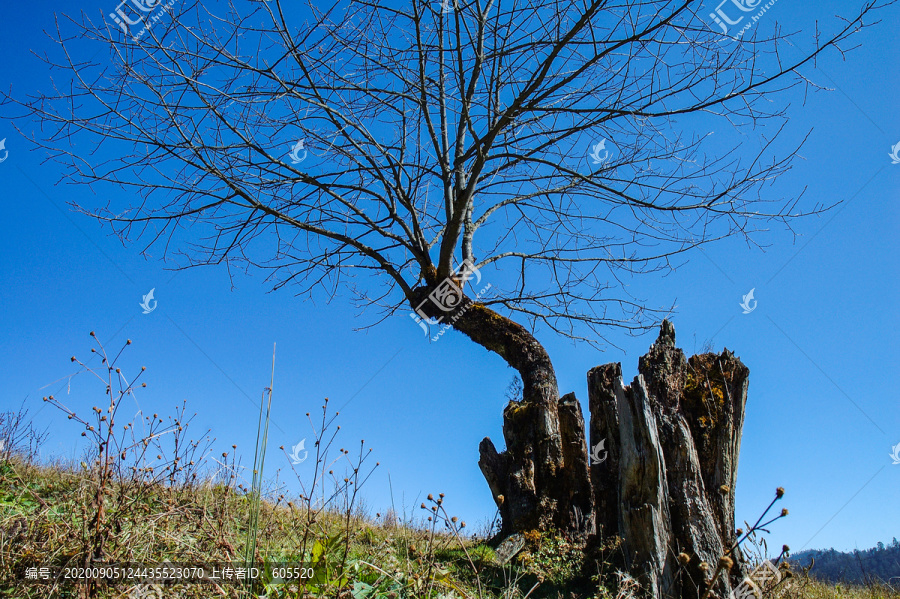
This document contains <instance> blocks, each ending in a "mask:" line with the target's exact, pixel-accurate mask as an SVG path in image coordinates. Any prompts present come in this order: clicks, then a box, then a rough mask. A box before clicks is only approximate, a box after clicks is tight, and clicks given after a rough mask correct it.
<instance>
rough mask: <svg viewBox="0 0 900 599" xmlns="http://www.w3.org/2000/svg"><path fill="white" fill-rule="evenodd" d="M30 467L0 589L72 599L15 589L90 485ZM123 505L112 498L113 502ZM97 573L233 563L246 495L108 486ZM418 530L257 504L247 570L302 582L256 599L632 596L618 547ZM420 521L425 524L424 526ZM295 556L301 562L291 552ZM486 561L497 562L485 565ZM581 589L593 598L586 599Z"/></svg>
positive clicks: (854, 590)
mask: <svg viewBox="0 0 900 599" xmlns="http://www.w3.org/2000/svg"><path fill="white" fill-rule="evenodd" d="M75 466H76V467H73V466H72V465H68V466H65V465H56V466H53V467H48V466H36V465H33V464H29V463H28V462H27V461H25V460H22V459H18V458H16V457H13V458H12V459H9V460H5V461H4V462H3V463H2V465H0V534H2V536H0V588H2V589H3V590H2V596H6V597H22V598H32V597H34V598H37V597H42V598H43V597H78V596H83V595H84V593H86V592H87V588H86V587H85V586H84V585H82V587H81V588H76V587H75V586H71V585H70V586H66V587H59V586H53V585H23V584H22V582H21V580H20V579H21V577H22V576H23V573H24V572H25V570H26V568H27V567H29V566H32V565H55V566H63V565H67V564H68V565H78V564H81V563H82V562H83V559H84V555H85V551H86V550H90V548H91V547H93V543H94V542H95V541H96V539H95V538H94V537H93V534H92V533H93V530H92V527H91V523H92V514H93V503H94V501H95V499H94V498H95V496H96V490H97V477H96V473H95V472H91V470H90V469H86V468H84V467H82V466H81V465H75ZM126 491H127V492H128V493H130V495H128V496H124V497H121V498H120V497H119V493H120V492H126ZM108 492H109V498H110V499H109V501H108V503H107V507H108V509H109V512H108V513H109V515H110V516H113V518H112V519H111V521H110V525H109V529H108V531H107V532H108V533H109V534H108V535H107V536H106V538H105V539H104V542H103V544H102V555H103V559H104V561H146V562H159V561H172V562H192V563H198V562H199V563H209V562H216V561H217V562H239V561H241V559H242V558H243V555H244V550H245V549H246V545H247V543H248V541H249V539H251V538H252V536H251V535H249V534H248V530H247V522H248V521H249V520H250V512H251V506H252V505H253V502H252V496H251V494H249V493H247V492H244V491H242V490H241V489H240V488H239V487H238V486H237V485H234V484H229V483H228V481H224V482H215V481H206V482H204V483H202V484H192V485H190V484H189V485H178V486H167V485H157V486H155V487H154V488H152V489H149V492H144V493H137V494H135V493H133V490H130V489H129V487H128V485H122V484H119V483H115V484H112V485H111V486H110V489H109V491H108ZM423 505H424V506H425V507H424V508H422V507H421V506H420V510H421V511H422V513H423V514H429V515H428V516H426V517H425V518H423V519H420V520H418V521H417V522H410V521H408V522H406V523H401V522H398V519H397V518H396V516H395V515H393V514H387V515H378V517H376V516H375V515H366V514H364V513H362V512H361V511H359V510H357V511H356V513H347V512H345V513H341V512H339V511H334V510H324V511H316V510H315V509H313V510H306V509H305V508H304V509H301V508H299V507H298V506H297V505H296V504H295V503H294V502H293V501H291V502H288V501H286V500H285V499H284V498H276V500H275V501H273V502H262V503H261V504H260V510H259V517H258V525H257V535H256V540H257V560H259V562H260V563H265V562H266V560H269V561H272V560H298V561H299V560H301V559H302V560H303V561H304V562H305V563H306V564H307V565H309V566H310V567H311V568H312V569H313V570H314V571H315V575H314V576H313V577H312V578H311V579H309V580H306V581H304V584H303V585H302V588H301V587H298V586H296V585H288V584H267V585H263V586H261V587H260V588H257V590H256V592H257V594H259V595H263V596H266V597H297V596H309V597H335V596H341V597H353V598H366V597H393V598H400V597H417V598H418V597H433V598H438V597H484V598H487V597H506V598H512V597H526V596H529V597H535V598H537V597H553V598H557V597H559V598H566V599H569V598H575V597H619V598H624V597H628V596H630V595H632V594H634V593H635V589H634V585H633V583H632V582H630V581H629V580H628V579H627V578H625V577H623V575H621V574H617V573H616V566H615V565H614V564H615V562H616V561H617V556H616V554H617V547H616V543H610V544H609V545H608V546H607V547H606V548H605V551H606V555H600V554H597V553H592V554H590V555H586V554H585V552H584V551H583V548H582V547H580V546H578V545H577V544H573V543H570V542H568V541H566V540H565V539H562V538H558V537H552V536H542V535H536V534H535V535H528V536H527V539H526V540H525V541H526V542H525V546H524V547H523V549H522V550H521V551H520V552H519V553H517V554H516V555H515V556H513V557H512V558H511V559H509V561H508V562H506V563H504V561H505V560H504V558H505V557H506V556H504V555H503V554H502V553H503V552H502V550H501V551H495V550H494V549H492V548H490V547H488V546H487V545H486V544H484V543H483V542H482V541H481V540H479V539H478V538H472V537H467V536H463V534H462V533H463V531H464V529H463V528H462V526H463V523H462V522H459V521H458V520H456V521H454V520H453V517H452V516H450V515H449V513H448V512H447V511H446V509H445V507H444V500H443V498H442V497H440V496H438V497H432V498H431V499H429V501H428V502H427V503H426V504H423ZM429 518H430V520H429ZM304 548H305V549H304ZM498 553H499V555H498ZM592 579H594V580H599V581H600V582H601V583H603V585H604V586H603V589H602V590H601V591H600V592H599V593H593V594H592V593H589V592H587V591H586V590H585V589H586V588H588V587H589V586H590V583H591V581H592ZM94 592H95V593H96V596H98V597H104V598H107V597H108V598H112V597H133V598H138V597H154V598H155V597H157V596H158V595H154V594H152V593H153V592H155V591H154V589H152V588H142V587H138V586H137V585H134V584H120V585H114V586H108V587H100V588H97V589H95V591H94ZM162 592H163V593H164V594H163V595H162V596H164V597H185V598H187V597H191V598H193V597H197V598H199V597H240V596H247V595H242V594H241V593H242V590H241V588H240V587H239V586H234V585H231V586H229V585H225V584H219V585H208V584H203V585H200V584H194V585H182V586H174V587H172V586H170V587H166V588H165V589H164V590H163V591H162ZM784 596H786V597H788V598H798V599H799V598H806V599H826V598H832V597H833V598H855V599H869V598H871V599H875V598H889V597H890V598H900V594H898V593H893V594H892V593H890V592H889V591H888V590H886V589H884V588H878V587H868V588H863V587H850V586H840V585H839V586H826V585H823V584H820V583H816V582H812V581H809V580H806V579H804V577H802V576H796V577H795V578H794V579H793V582H792V586H791V587H789V588H788V589H787V591H786V592H785V593H784Z"/></svg>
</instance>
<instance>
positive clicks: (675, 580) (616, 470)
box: [588, 321, 749, 599]
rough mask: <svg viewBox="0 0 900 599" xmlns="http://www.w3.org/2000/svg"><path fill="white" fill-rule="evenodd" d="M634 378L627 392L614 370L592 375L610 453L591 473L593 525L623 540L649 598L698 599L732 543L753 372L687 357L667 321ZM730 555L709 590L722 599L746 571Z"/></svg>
mask: <svg viewBox="0 0 900 599" xmlns="http://www.w3.org/2000/svg"><path fill="white" fill-rule="evenodd" d="M638 371H639V373H640V374H639V375H638V376H637V377H635V379H634V381H633V382H632V383H631V385H629V386H625V385H624V384H623V381H622V369H621V365H620V364H607V365H605V366H598V367H597V368H594V369H592V370H591V371H590V372H589V373H588V391H589V394H590V410H591V423H590V431H591V444H592V446H593V445H595V444H597V443H599V442H600V441H602V440H606V443H607V444H608V445H609V446H610V447H611V449H610V456H609V459H607V460H606V461H605V462H604V463H603V464H600V465H599V466H593V467H592V472H591V478H592V482H593V485H594V493H595V495H596V504H595V506H596V508H595V509H596V512H595V518H596V520H597V522H598V524H599V533H600V535H601V536H610V535H618V536H620V537H622V539H623V540H624V546H625V557H626V561H627V562H628V564H629V566H630V567H631V569H632V572H633V573H634V574H635V575H637V576H638V577H639V580H640V581H641V583H642V585H643V586H644V588H645V589H646V590H647V591H648V592H649V593H650V595H651V596H653V597H659V598H661V597H680V598H681V599H689V598H690V599H697V598H698V597H700V596H702V595H703V593H704V592H705V590H706V588H707V587H708V586H710V584H709V581H708V578H709V577H711V576H712V574H713V573H714V572H715V571H716V567H717V565H718V563H719V559H720V558H721V557H722V556H723V555H725V553H726V552H727V551H728V550H729V549H730V548H731V547H732V546H733V545H734V543H735V541H736V538H735V534H734V530H735V529H734V488H735V482H736V480H737V463H738V454H739V451H740V442H741V428H742V426H743V419H744V407H745V405H746V401H747V385H748V380H749V378H748V377H749V370H748V369H747V368H746V367H745V366H744V365H743V363H741V361H740V359H738V358H737V357H735V356H734V354H733V353H731V352H729V351H728V350H725V351H724V352H723V353H722V354H721V355H718V356H717V355H715V354H702V355H698V356H693V357H692V358H690V360H687V359H685V356H684V353H683V352H682V351H681V350H679V349H677V348H676V347H675V329H674V327H672V325H671V324H670V323H669V322H667V321H663V325H662V327H661V331H660V336H659V339H657V341H656V343H654V344H653V345H652V346H651V348H650V351H649V352H648V353H647V355H645V356H643V357H642V358H641V359H640V362H639V366H638ZM680 554H683V557H685V558H686V559H687V563H685V564H680V563H679V561H678V559H677V556H679V555H680ZM730 557H731V558H732V560H733V561H734V564H735V566H734V568H733V569H732V570H731V573H730V574H729V573H726V574H725V575H722V576H720V577H719V579H718V580H717V581H716V582H715V584H714V585H713V589H712V590H713V591H714V592H715V593H716V595H718V596H719V597H725V596H727V594H728V592H729V591H730V589H731V586H728V585H729V584H731V583H734V584H736V583H737V582H738V581H739V578H740V573H741V571H742V569H743V566H744V564H743V558H742V556H741V555H740V553H739V552H737V551H735V552H733V553H732V554H731V555H730Z"/></svg>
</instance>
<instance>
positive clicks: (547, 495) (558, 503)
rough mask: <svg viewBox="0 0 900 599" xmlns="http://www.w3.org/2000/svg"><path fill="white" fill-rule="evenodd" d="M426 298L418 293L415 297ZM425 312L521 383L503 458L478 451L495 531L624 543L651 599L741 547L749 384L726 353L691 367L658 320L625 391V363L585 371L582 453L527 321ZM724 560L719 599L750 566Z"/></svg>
mask: <svg viewBox="0 0 900 599" xmlns="http://www.w3.org/2000/svg"><path fill="white" fill-rule="evenodd" d="M433 285H434V283H432V285H431V287H433ZM428 292H429V290H428V289H426V288H420V289H417V290H415V291H414V295H417V296H418V297H414V298H413V300H414V301H416V300H418V299H419V298H421V299H424V298H426V297H427V295H428ZM426 304H427V303H426ZM426 308H427V305H426ZM432 312H433V314H432V313H429V314H428V315H429V316H432V315H433V316H442V317H446V318H447V320H448V321H449V322H451V323H452V324H453V327H454V328H456V329H457V330H459V331H461V332H462V333H464V334H465V335H467V336H468V337H469V338H470V339H472V340H473V341H475V342H476V343H478V344H479V345H481V346H483V347H485V348H486V349H488V350H491V351H493V352H495V353H497V354H498V355H500V356H501V357H502V358H503V359H504V360H506V362H507V363H508V364H509V365H510V366H512V367H513V368H515V369H516V370H518V371H519V374H520V375H521V377H522V382H523V384H524V394H523V399H522V400H521V401H511V402H510V403H509V404H508V405H507V406H506V408H505V410H504V411H503V436H504V439H505V441H506V450H505V451H503V452H500V453H498V452H497V450H496V448H495V446H494V444H493V442H491V440H490V439H489V438H485V439H484V440H482V442H481V444H480V446H479V450H480V455H481V458H480V460H479V462H478V463H479V466H480V467H481V470H482V472H483V473H484V476H485V478H486V479H487V482H488V485H489V486H490V489H491V492H492V494H493V496H494V500H495V502H496V503H497V506H498V508H499V510H500V514H501V517H502V520H503V524H502V530H501V535H507V534H510V533H513V532H524V531H528V530H550V529H555V530H561V531H564V532H567V533H570V534H572V533H574V534H578V535H595V534H596V537H595V538H596V539H599V540H602V539H604V538H608V537H611V536H618V537H620V538H622V539H623V542H624V555H625V559H626V562H627V564H628V566H629V568H630V569H631V570H632V572H633V574H635V575H636V576H637V577H638V579H639V580H640V582H641V585H642V587H643V588H644V590H645V591H646V592H647V593H648V595H649V596H651V597H654V598H663V597H666V598H670V597H671V598H678V599H699V598H700V597H702V596H703V594H704V592H705V591H706V589H707V587H709V586H710V583H711V581H710V580H709V577H710V575H711V574H712V573H713V572H715V571H716V566H717V564H718V562H719V558H721V557H722V556H723V555H725V554H726V553H727V552H728V551H729V550H730V549H731V547H732V546H733V545H734V543H735V541H736V538H735V534H734V488H735V482H736V480H737V461H738V454H739V451H740V441H741V429H742V426H743V419H744V406H745V404H746V400H747V384H748V377H749V370H748V369H747V368H746V367H745V366H744V365H743V364H742V363H741V361H740V359H738V358H737V357H735V356H734V354H733V353H731V352H729V351H728V350H725V351H724V352H723V353H722V354H721V355H718V356H717V355H715V354H703V355H698V356H693V357H692V358H690V360H688V359H686V358H685V355H684V353H683V352H682V351H681V350H679V349H677V348H676V347H675V329H674V327H673V326H672V325H671V323H669V322H668V321H663V323H662V326H661V329H660V335H659V338H658V339H657V340H656V342H655V343H654V344H653V345H652V346H651V347H650V351H649V352H648V353H647V355H645V356H643V357H641V359H640V361H639V365H638V372H639V374H638V376H637V377H635V378H634V380H633V381H632V383H631V384H630V385H625V384H624V382H623V380H622V367H621V364H606V365H604V366H598V367H596V368H593V369H592V370H591V371H590V372H589V373H588V395H589V408H590V412H591V419H590V445H588V443H587V440H586V438H585V424H584V419H583V417H582V414H581V407H580V404H579V403H578V401H577V400H576V398H575V395H574V394H572V393H570V394H568V395H566V396H564V397H562V398H559V396H558V391H557V383H556V376H555V373H554V370H553V365H552V363H551V361H550V357H549V356H548V355H547V352H546V351H545V350H544V348H543V346H541V344H540V343H539V342H538V341H537V339H535V338H534V336H533V335H531V333H529V332H528V331H527V330H526V329H525V328H524V327H522V326H521V325H519V324H518V323H516V322H513V321H512V320H510V319H508V318H506V317H504V316H502V315H500V314H497V313H496V312H494V311H493V310H490V309H488V308H487V307H485V306H484V305H482V304H478V303H475V302H472V301H471V300H469V299H468V298H463V300H462V301H461V302H460V304H459V306H458V308H457V309H456V310H454V311H453V312H452V313H450V314H449V315H448V314H447V313H446V312H443V313H441V312H440V311H438V310H437V309H433V310H432ZM589 447H590V448H593V449H592V450H590V451H589ZM591 454H593V456H594V458H593V459H592V460H591V459H589V457H588V456H589V455H591ZM731 557H732V559H733V561H734V564H735V567H734V568H733V569H732V571H731V574H730V575H728V574H726V575H722V576H719V578H718V580H717V581H716V582H715V583H713V587H714V588H713V589H712V590H713V591H714V592H715V594H716V595H717V596H718V597H725V596H727V594H728V592H729V590H730V588H731V586H729V585H730V584H732V583H736V582H737V581H738V580H739V579H740V575H741V572H742V570H743V569H744V568H743V566H744V564H743V560H742V557H741V555H740V553H739V552H737V551H735V552H732V553H731ZM679 558H680V559H679Z"/></svg>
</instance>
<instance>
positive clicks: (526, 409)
mask: <svg viewBox="0 0 900 599" xmlns="http://www.w3.org/2000/svg"><path fill="white" fill-rule="evenodd" d="M434 285H435V283H434V282H432V283H431V285H429V287H430V288H433V286H434ZM428 292H429V290H428V289H427V288H420V289H416V290H414V294H415V296H414V298H413V302H414V305H416V306H418V305H420V302H421V301H422V300H424V299H425V298H426V297H427V295H428ZM422 309H423V310H424V311H425V313H426V314H427V315H428V316H434V317H444V319H445V320H444V321H445V322H446V321H449V322H452V324H453V327H454V328H455V329H457V330H459V331H460V332H462V333H463V334H465V335H466V336H467V337H469V338H470V339H472V341H474V342H475V343H477V344H479V345H481V346H482V347H484V348H486V349H488V350H490V351H492V352H494V353H496V354H498V355H499V356H500V357H502V358H503V359H504V360H506V362H507V364H509V365H510V366H511V367H513V368H515V369H516V370H517V371H518V372H519V375H520V376H521V378H522V383H523V398H522V400H521V401H511V402H510V403H509V405H507V406H506V409H505V410H504V411H503V436H504V440H505V442H506V450H505V451H503V452H501V453H498V452H497V450H496V448H495V447H494V444H493V442H491V440H490V439H489V438H487V437H486V438H485V439H484V440H483V441H482V442H481V445H480V446H479V450H480V454H481V459H480V460H479V462H478V464H479V466H480V467H481V471H482V472H483V473H484V476H485V478H486V479H487V482H488V485H489V486H490V489H491V493H492V494H493V496H494V501H495V502H496V503H497V507H498V509H499V510H500V515H501V517H502V522H503V528H502V533H503V534H509V533H511V532H515V531H524V530H534V529H537V530H548V529H551V528H552V529H558V530H566V531H577V532H581V533H590V532H593V530H594V529H593V494H592V490H591V485H590V477H589V473H588V463H587V453H586V451H585V447H586V435H585V425H584V418H583V417H582V414H581V408H580V406H579V405H578V402H577V401H576V399H575V396H574V395H572V394H569V395H567V396H565V397H563V398H562V399H560V398H559V391H558V389H557V385H556V374H555V372H554V370H553V364H552V363H551V361H550V356H549V355H548V354H547V352H546V351H545V350H544V347H543V346H542V345H541V344H540V343H539V342H538V340H537V339H535V338H534V336H533V335H532V334H531V333H529V332H528V330H527V329H525V327H523V326H522V325H520V324H518V323H516V322H514V321H512V320H510V319H509V318H506V317H504V316H502V315H500V314H498V313H496V312H494V311H493V310H491V309H489V308H487V307H485V306H484V305H482V304H479V303H475V302H472V301H471V300H469V299H468V298H465V299H464V300H463V301H462V302H460V305H459V307H458V308H457V309H456V310H455V311H453V312H451V313H449V314H448V313H447V312H442V311H440V310H438V309H437V308H436V307H435V306H430V305H429V304H428V302H426V303H425V305H424V306H422Z"/></svg>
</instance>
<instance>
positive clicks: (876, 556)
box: [789, 537, 900, 586]
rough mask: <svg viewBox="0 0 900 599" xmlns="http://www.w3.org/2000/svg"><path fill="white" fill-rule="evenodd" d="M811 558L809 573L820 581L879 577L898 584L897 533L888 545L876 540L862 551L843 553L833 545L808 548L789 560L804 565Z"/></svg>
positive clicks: (861, 580)
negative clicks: (823, 547) (826, 547)
mask: <svg viewBox="0 0 900 599" xmlns="http://www.w3.org/2000/svg"><path fill="white" fill-rule="evenodd" d="M812 560H815V565H814V566H813V569H812V570H810V575H811V576H813V577H815V578H817V579H818V580H821V581H827V582H831V583H837V582H852V583H856V584H865V583H868V582H873V581H875V580H880V581H882V582H886V583H890V584H892V585H894V586H898V585H900V542H898V541H897V537H894V541H893V542H892V543H891V544H890V545H885V544H884V543H878V545H877V546H875V547H872V548H871V549H865V550H862V551H860V550H856V551H851V552H847V553H844V552H842V551H835V550H834V549H811V550H809V551H801V552H799V553H796V554H794V555H792V556H791V557H790V558H789V561H790V562H791V563H792V564H794V565H796V566H801V567H804V568H805V567H806V566H808V565H809V564H810V562H811V561H812ZM891 579H893V580H891Z"/></svg>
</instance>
